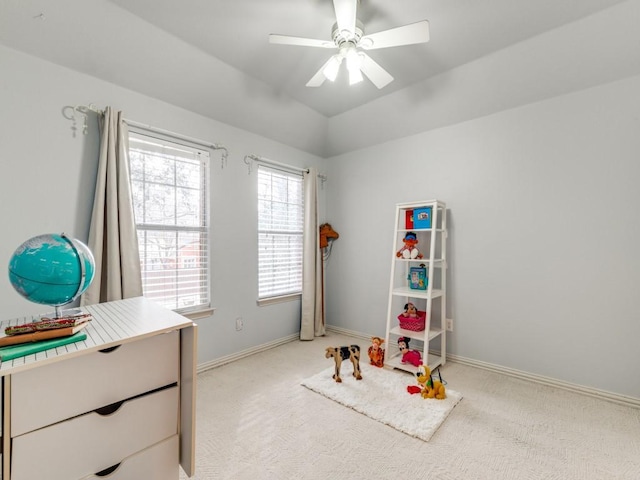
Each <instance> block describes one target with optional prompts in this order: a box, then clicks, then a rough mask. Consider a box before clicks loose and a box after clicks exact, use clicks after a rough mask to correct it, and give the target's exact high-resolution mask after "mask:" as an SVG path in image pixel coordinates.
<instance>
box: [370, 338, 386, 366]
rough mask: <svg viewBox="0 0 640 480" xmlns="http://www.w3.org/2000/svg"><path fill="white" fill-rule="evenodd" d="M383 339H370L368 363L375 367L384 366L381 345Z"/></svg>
mask: <svg viewBox="0 0 640 480" xmlns="http://www.w3.org/2000/svg"><path fill="white" fill-rule="evenodd" d="M383 343H384V339H382V338H380V337H371V346H370V347H369V363H370V364H371V365H373V366H375V367H383V366H384V348H382V344H383Z"/></svg>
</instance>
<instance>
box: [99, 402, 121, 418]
mask: <svg viewBox="0 0 640 480" xmlns="http://www.w3.org/2000/svg"><path fill="white" fill-rule="evenodd" d="M123 404H124V400H121V401H119V402H116V403H112V404H111V405H107V406H106V407H100V408H97V409H96V410H95V412H96V413H97V414H98V415H102V416H103V417H106V416H107V415H111V414H112V413H114V412H117V411H118V410H119V409H120V407H121V406H122V405H123Z"/></svg>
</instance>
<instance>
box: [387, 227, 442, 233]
mask: <svg viewBox="0 0 640 480" xmlns="http://www.w3.org/2000/svg"><path fill="white" fill-rule="evenodd" d="M397 232H398V233H400V232H416V233H418V232H436V233H443V232H444V228H398V230H397Z"/></svg>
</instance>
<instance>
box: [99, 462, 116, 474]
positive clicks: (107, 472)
mask: <svg viewBox="0 0 640 480" xmlns="http://www.w3.org/2000/svg"><path fill="white" fill-rule="evenodd" d="M119 466H120V464H119V463H116V464H115V465H113V466H111V467H109V468H105V469H104V470H102V471H100V472H98V473H96V477H106V476H107V475H111V474H112V473H113V472H115V471H116V470H117V469H118V467H119Z"/></svg>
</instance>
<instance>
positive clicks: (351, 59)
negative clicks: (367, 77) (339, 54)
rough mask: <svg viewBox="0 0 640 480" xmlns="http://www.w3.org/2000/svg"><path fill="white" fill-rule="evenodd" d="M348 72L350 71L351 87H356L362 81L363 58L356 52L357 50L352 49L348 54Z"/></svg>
mask: <svg viewBox="0 0 640 480" xmlns="http://www.w3.org/2000/svg"><path fill="white" fill-rule="evenodd" d="M346 57H347V70H348V71H349V85H355V84H356V83H360V82H361V81H362V72H361V71H360V69H361V68H362V60H363V57H362V56H360V54H359V53H358V52H357V51H356V49H355V48H351V49H350V50H349V51H348V52H347V55H346Z"/></svg>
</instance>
